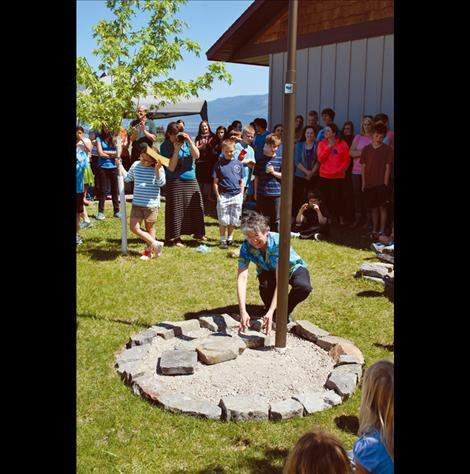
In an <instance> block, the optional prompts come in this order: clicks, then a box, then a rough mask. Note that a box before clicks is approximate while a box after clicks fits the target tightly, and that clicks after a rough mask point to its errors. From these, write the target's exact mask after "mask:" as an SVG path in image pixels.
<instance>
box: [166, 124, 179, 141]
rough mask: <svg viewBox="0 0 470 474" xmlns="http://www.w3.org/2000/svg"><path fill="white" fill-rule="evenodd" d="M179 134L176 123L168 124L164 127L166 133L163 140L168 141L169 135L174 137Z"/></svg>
mask: <svg viewBox="0 0 470 474" xmlns="http://www.w3.org/2000/svg"><path fill="white" fill-rule="evenodd" d="M179 132H180V126H179V124H178V123H176V122H170V123H169V124H168V125H167V126H166V132H165V138H166V139H167V140H169V139H170V135H176V134H178V133H179Z"/></svg>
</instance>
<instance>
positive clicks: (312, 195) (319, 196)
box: [307, 188, 323, 202]
mask: <svg viewBox="0 0 470 474" xmlns="http://www.w3.org/2000/svg"><path fill="white" fill-rule="evenodd" d="M312 198H313V199H318V200H319V201H320V202H322V201H323V195H322V193H321V191H320V190H319V189H316V188H315V189H311V190H310V191H309V192H308V194H307V201H308V200H309V199H312Z"/></svg>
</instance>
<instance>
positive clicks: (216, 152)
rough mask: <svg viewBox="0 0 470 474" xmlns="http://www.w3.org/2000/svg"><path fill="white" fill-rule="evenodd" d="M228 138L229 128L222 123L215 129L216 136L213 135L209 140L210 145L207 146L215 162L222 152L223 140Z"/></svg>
mask: <svg viewBox="0 0 470 474" xmlns="http://www.w3.org/2000/svg"><path fill="white" fill-rule="evenodd" d="M226 138H228V136H227V129H226V128H225V127H224V126H222V125H220V126H219V127H217V130H216V131H215V137H213V139H212V140H211V141H210V142H209V145H208V147H207V148H208V150H207V152H208V153H209V155H210V156H211V157H212V161H213V162H214V163H217V161H218V159H219V157H220V154H221V153H222V148H221V145H222V142H223V141H224V140H225V139H226Z"/></svg>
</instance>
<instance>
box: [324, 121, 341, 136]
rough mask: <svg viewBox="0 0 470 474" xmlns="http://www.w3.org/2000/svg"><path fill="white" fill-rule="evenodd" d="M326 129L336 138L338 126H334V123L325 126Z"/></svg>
mask: <svg viewBox="0 0 470 474" xmlns="http://www.w3.org/2000/svg"><path fill="white" fill-rule="evenodd" d="M326 127H329V128H331V131H332V132H333V133H334V134H335V135H336V136H338V132H339V128H338V125H336V124H335V123H334V122H332V123H330V124H329V125H327V126H326ZM326 127H325V128H326Z"/></svg>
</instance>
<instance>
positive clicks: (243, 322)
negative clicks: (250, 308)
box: [240, 311, 250, 331]
mask: <svg viewBox="0 0 470 474" xmlns="http://www.w3.org/2000/svg"><path fill="white" fill-rule="evenodd" d="M249 325H250V315H249V314H248V313H247V312H246V311H244V312H243V313H241V314H240V331H244V330H245V329H248V326H249Z"/></svg>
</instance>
